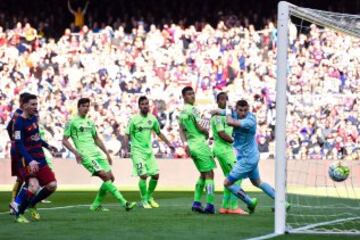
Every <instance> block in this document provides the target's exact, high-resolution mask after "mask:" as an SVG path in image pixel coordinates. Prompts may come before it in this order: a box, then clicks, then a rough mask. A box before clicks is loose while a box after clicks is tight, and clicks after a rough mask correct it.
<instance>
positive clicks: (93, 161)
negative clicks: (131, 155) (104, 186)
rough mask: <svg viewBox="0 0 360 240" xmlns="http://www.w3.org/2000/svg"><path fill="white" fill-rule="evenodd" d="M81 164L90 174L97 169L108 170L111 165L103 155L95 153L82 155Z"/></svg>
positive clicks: (97, 170)
mask: <svg viewBox="0 0 360 240" xmlns="http://www.w3.org/2000/svg"><path fill="white" fill-rule="evenodd" d="M82 159H83V160H82V165H83V166H84V167H85V168H86V169H87V170H88V171H89V172H90V173H91V174H92V175H94V174H95V173H97V172H99V171H105V172H110V171H111V167H110V164H109V162H108V161H107V159H106V158H105V156H104V155H103V154H101V153H97V154H95V155H91V156H82Z"/></svg>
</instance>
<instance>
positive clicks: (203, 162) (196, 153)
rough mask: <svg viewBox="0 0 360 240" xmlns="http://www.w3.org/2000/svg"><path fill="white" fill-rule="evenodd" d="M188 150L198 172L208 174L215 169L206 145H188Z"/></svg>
mask: <svg viewBox="0 0 360 240" xmlns="http://www.w3.org/2000/svg"><path fill="white" fill-rule="evenodd" d="M189 150H190V155H191V158H192V160H193V161H194V163H195V166H196V168H197V169H198V171H199V172H209V171H211V170H213V169H214V168H216V163H215V161H214V157H213V154H212V152H211V149H210V147H209V146H208V145H207V144H201V143H196V144H189Z"/></svg>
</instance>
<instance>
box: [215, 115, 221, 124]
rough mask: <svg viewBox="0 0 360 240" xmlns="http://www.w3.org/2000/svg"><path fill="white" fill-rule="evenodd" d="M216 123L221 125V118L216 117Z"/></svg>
mask: <svg viewBox="0 0 360 240" xmlns="http://www.w3.org/2000/svg"><path fill="white" fill-rule="evenodd" d="M216 123H217V124H220V123H221V119H220V117H219V116H216Z"/></svg>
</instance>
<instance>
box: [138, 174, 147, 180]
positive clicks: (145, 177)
mask: <svg viewBox="0 0 360 240" xmlns="http://www.w3.org/2000/svg"><path fill="white" fill-rule="evenodd" d="M147 177H148V176H147V175H146V174H144V175H141V176H140V178H141V179H142V180H146V179H147Z"/></svg>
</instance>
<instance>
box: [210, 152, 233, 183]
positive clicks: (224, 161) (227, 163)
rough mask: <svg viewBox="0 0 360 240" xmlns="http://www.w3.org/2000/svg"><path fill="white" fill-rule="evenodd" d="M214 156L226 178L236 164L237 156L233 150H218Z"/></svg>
mask: <svg viewBox="0 0 360 240" xmlns="http://www.w3.org/2000/svg"><path fill="white" fill-rule="evenodd" d="M213 152H214V156H215V157H216V158H217V160H218V161H219V164H220V167H221V169H222V171H223V173H224V175H225V176H227V175H228V174H229V173H230V171H231V169H232V168H233V166H234V165H235V163H236V156H235V153H234V151H233V150H232V149H216V148H214V150H213Z"/></svg>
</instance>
